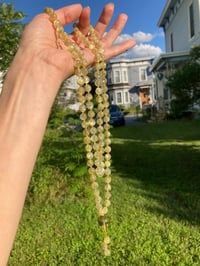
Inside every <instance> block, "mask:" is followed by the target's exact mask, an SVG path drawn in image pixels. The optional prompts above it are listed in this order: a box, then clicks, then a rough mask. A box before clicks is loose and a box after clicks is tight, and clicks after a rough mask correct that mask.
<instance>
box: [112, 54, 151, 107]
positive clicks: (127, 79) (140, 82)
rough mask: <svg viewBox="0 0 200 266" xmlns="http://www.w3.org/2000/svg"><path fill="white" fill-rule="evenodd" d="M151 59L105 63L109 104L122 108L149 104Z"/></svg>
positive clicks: (119, 60) (122, 59)
mask: <svg viewBox="0 0 200 266" xmlns="http://www.w3.org/2000/svg"><path fill="white" fill-rule="evenodd" d="M153 60H154V58H153V57H145V58H134V59H125V58H120V59H113V60H110V61H108V62H107V85H108V93H109V98H110V102H111V103H114V104H118V105H123V106H124V107H129V106H140V107H141V108H142V107H143V106H144V105H148V104H151V103H152V101H153V97H154V96H153V77H152V72H151V71H150V68H151V65H152V62H153Z"/></svg>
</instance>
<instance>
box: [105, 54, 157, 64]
mask: <svg viewBox="0 0 200 266" xmlns="http://www.w3.org/2000/svg"><path fill="white" fill-rule="evenodd" d="M154 58H155V57H153V56H148V57H135V58H117V59H115V58H114V59H110V60H108V61H107V63H108V64H109V63H110V64H112V63H131V62H132V63H134V62H144V61H153V60H154Z"/></svg>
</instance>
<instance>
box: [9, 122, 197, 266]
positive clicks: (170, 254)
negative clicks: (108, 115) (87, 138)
mask: <svg viewBox="0 0 200 266" xmlns="http://www.w3.org/2000/svg"><path fill="white" fill-rule="evenodd" d="M75 139H76V141H75V142H76V143H77V144H75V143H72V142H71V141H69V140H68V139H67V137H64V136H63V135H62V134H59V133H58V132H57V131H56V132H55V133H52V132H51V133H48V132H47V136H46V137H45V140H44V142H43V146H42V149H41V152H40V156H39V158H38V162H37V165H36V167H35V171H34V173H33V178H32V182H31V184H30V188H29V193H28V196H27V201H26V204H25V209H24V214H23V217H22V220H21V223H20V228H19V231H18V234H17V237H16V241H15V244H14V248H13V251H12V254H11V257H10V261H9V264H8V265H9V266H30V265H34V266H37V265H38V266H39V265H40V266H47V265H48V266H54V265H63V266H71V265H74V266H103V265H105V266H107V265H108V266H109V265H110V266H118V265H119V266H123V265H124V266H129V265H130V266H132V265H133V266H146V265H151V266H165V265H174V266H186V265H187V266H193V265H197V266H199V265H200V167H199V158H200V122H199V121H178V122H177V121H170V122H162V123H155V124H154V123H152V124H143V125H136V126H127V127H117V128H113V129H112V139H113V140H112V159H113V162H112V168H113V169H112V173H113V174H112V206H111V209H110V216H111V223H110V226H109V234H110V237H111V239H112V243H111V249H112V256H111V257H108V258H105V257H104V256H103V255H102V254H101V251H100V246H101V240H102V232H101V228H99V227H98V225H97V215H96V210H95V207H94V200H93V196H92V193H91V190H90V185H89V182H88V180H87V178H85V177H81V178H80V177H79V178H78V177H76V178H72V177H70V176H69V174H67V172H66V169H65V167H66V166H64V162H65V160H64V157H63V161H62V160H61V161H62V162H60V159H62V156H65V155H66V154H65V153H64V151H65V152H66V153H67V151H68V148H69V149H70V147H72V145H73V147H74V149H77V148H78V149H79V147H80V145H81V143H82V141H81V139H80V138H79V136H78V135H77V136H76V138H75ZM55 155H57V156H58V155H59V156H58V157H59V160H57V158H56V156H55ZM77 157H78V155H76V159H77ZM52 158H54V159H53V160H52ZM80 159H81V156H80ZM78 160H79V158H78Z"/></svg>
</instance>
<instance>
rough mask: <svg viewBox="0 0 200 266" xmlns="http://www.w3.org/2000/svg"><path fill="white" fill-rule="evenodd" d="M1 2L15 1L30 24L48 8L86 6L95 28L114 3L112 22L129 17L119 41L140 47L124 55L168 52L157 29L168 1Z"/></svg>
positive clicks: (131, 56) (160, 31)
mask: <svg viewBox="0 0 200 266" xmlns="http://www.w3.org/2000/svg"><path fill="white" fill-rule="evenodd" d="M2 2H6V3H10V2H12V3H13V4H14V7H15V9H16V10H17V11H23V12H24V13H25V14H27V18H26V20H25V22H29V21H30V20H31V19H32V18H33V17H34V16H35V15H37V14H38V13H41V12H43V10H44V8H45V7H46V6H48V7H52V8H54V9H57V8H59V7H63V6H65V5H70V4H75V3H81V4H82V5H83V6H90V8H91V24H92V25H95V23H96V21H97V19H98V17H99V15H100V13H101V10H102V8H103V7H104V5H105V4H107V3H109V2H112V3H114V4H115V13H114V16H113V21H114V19H115V18H116V17H117V16H118V14H120V13H126V14H127V15H128V17H129V18H128V22H127V25H126V26H125V28H124V30H123V32H122V34H121V35H120V37H119V38H118V40H117V41H118V42H120V41H122V40H124V39H127V38H133V39H135V40H136V41H137V46H136V47H135V48H133V49H132V50H130V51H129V52H128V53H127V54H126V55H125V54H124V56H128V57H130V58H133V57H143V56H158V55H159V54H160V53H163V52H165V44H164V34H163V30H162V28H158V26H157V22H158V20H159V18H160V15H161V13H162V10H163V8H164V6H165V5H166V3H167V0H111V1H106V0H79V1H78V0H40V1H39V0H38V1H37V0H28V1H22V0H10V1H7V0H6V1H2Z"/></svg>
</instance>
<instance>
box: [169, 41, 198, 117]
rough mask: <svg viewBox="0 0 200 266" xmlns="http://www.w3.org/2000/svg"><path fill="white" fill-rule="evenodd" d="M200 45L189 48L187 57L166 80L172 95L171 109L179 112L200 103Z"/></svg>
mask: <svg viewBox="0 0 200 266" xmlns="http://www.w3.org/2000/svg"><path fill="white" fill-rule="evenodd" d="M199 73H200V46H196V47H194V48H192V49H191V51H190V57H189V59H188V60H187V61H186V62H185V63H184V64H183V65H182V66H181V67H180V68H179V69H177V70H176V71H175V72H174V74H172V75H171V76H170V77H169V79H168V82H167V86H168V87H169V88H170V90H171V93H172V95H174V96H175V99H174V100H173V101H172V104H171V107H172V111H175V110H176V111H175V112H176V113H177V114H179V115H180V114H181V113H182V112H183V111H186V110H188V109H192V108H193V107H194V105H196V104H200V74H199Z"/></svg>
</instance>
